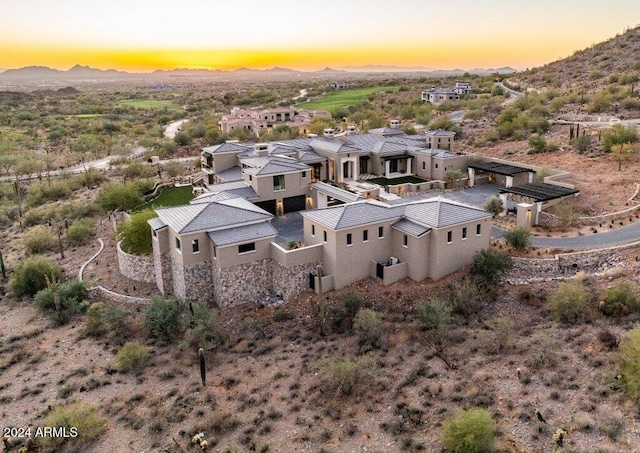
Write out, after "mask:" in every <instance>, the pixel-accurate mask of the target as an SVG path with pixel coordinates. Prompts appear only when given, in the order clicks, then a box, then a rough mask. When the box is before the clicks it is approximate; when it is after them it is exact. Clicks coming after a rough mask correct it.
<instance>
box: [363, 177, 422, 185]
mask: <svg viewBox="0 0 640 453" xmlns="http://www.w3.org/2000/svg"><path fill="white" fill-rule="evenodd" d="M365 182H372V183H374V184H378V185H380V186H383V187H386V186H393V185H396V184H406V183H411V184H420V183H421V182H426V181H425V180H424V179H422V178H418V177H416V176H401V177H399V178H393V179H389V178H373V179H367V180H366V181H365Z"/></svg>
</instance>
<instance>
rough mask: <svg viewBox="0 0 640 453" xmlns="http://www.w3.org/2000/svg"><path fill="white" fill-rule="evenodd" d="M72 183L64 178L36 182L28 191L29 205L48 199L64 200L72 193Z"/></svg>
mask: <svg viewBox="0 0 640 453" xmlns="http://www.w3.org/2000/svg"><path fill="white" fill-rule="evenodd" d="M71 192H72V190H71V185H70V184H69V181H67V180H64V179H56V180H53V181H49V182H44V181H42V182H34V183H32V184H31V185H30V186H29V190H28V192H27V203H29V206H39V205H41V204H43V203H46V202H48V201H56V200H63V199H65V198H69V196H70V195H71Z"/></svg>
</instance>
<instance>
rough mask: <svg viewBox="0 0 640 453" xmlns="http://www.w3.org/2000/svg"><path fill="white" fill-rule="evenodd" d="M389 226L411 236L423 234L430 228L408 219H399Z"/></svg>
mask: <svg viewBox="0 0 640 453" xmlns="http://www.w3.org/2000/svg"><path fill="white" fill-rule="evenodd" d="M391 226H392V227H393V228H395V229H396V230H398V231H401V232H403V233H405V234H410V235H411V236H415V237H420V236H422V235H423V234H425V233H427V232H429V231H431V228H427V227H425V226H424V225H419V224H417V223H415V222H412V221H411V220H408V219H400V220H398V221H397V222H396V223H394V224H393V225H391Z"/></svg>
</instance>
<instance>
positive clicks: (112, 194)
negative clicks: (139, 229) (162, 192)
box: [96, 182, 144, 212]
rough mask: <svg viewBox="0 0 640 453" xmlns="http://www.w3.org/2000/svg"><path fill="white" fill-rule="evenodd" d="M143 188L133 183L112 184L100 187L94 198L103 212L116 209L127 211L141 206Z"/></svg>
mask: <svg viewBox="0 0 640 453" xmlns="http://www.w3.org/2000/svg"><path fill="white" fill-rule="evenodd" d="M143 193H144V188H142V187H141V185H139V184H137V183H133V182H129V183H125V184H120V183H113V184H109V185H107V186H105V187H102V188H101V189H100V190H99V191H98V195H97V196H96V203H98V206H100V207H101V208H102V210H103V211H105V212H108V211H115V210H116V209H120V210H124V211H128V210H131V209H133V208H135V207H136V206H138V205H141V204H142V202H143V201H144V200H143V198H142V194H143Z"/></svg>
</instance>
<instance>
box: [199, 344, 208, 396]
mask: <svg viewBox="0 0 640 453" xmlns="http://www.w3.org/2000/svg"><path fill="white" fill-rule="evenodd" d="M198 355H199V356H200V379H201V380H202V386H203V387H206V386H207V367H206V363H205V360H204V349H202V348H200V350H199V351H198Z"/></svg>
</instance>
